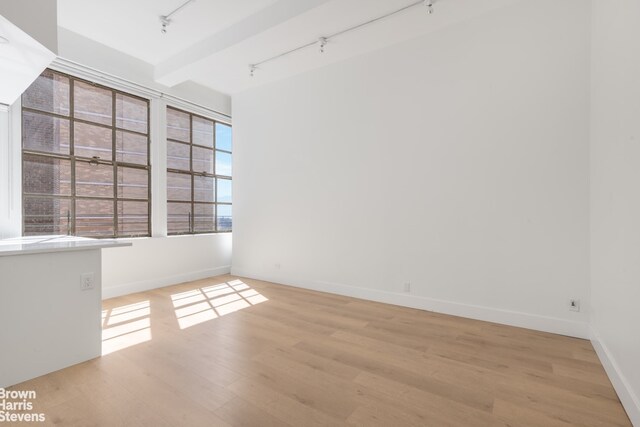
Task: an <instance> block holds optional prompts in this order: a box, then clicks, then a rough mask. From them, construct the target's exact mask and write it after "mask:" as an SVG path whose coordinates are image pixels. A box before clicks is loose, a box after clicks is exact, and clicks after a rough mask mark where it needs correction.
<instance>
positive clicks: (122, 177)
mask: <svg viewBox="0 0 640 427" xmlns="http://www.w3.org/2000/svg"><path fill="white" fill-rule="evenodd" d="M118 197H119V198H123V199H145V200H146V199H148V198H149V172H148V171H146V170H145V169H134V168H125V167H118Z"/></svg>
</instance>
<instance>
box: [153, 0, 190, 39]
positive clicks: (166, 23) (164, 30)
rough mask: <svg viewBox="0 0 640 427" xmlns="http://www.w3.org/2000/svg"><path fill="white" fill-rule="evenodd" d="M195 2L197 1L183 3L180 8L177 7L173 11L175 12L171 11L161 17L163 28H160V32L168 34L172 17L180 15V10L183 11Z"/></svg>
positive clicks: (188, 0)
mask: <svg viewBox="0 0 640 427" xmlns="http://www.w3.org/2000/svg"><path fill="white" fill-rule="evenodd" d="M194 1H196V0H187V1H185V2H184V3H182V4H181V5H180V6H178V7H176V8H175V9H173V11H171V13H168V14H166V15H160V25H161V26H162V27H161V28H160V32H161V33H162V34H167V27H168V26H169V24H171V17H172V16H173V15H175V14H176V13H178V12H179V11H180V10H182V8H184V7H185V6H187V5H188V4H189V3H192V2H194Z"/></svg>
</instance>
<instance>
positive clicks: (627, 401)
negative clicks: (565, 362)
mask: <svg viewBox="0 0 640 427" xmlns="http://www.w3.org/2000/svg"><path fill="white" fill-rule="evenodd" d="M591 344H593V348H595V350H596V354H597V355H598V358H599V359H600V362H602V366H604V370H605V371H606V372H607V375H608V376H609V379H610V380H611V383H612V384H613V388H614V389H615V390H616V393H618V397H619V398H620V402H622V406H623V407H624V409H625V411H627V415H628V416H629V419H630V420H631V424H633V425H634V426H640V399H639V398H638V396H637V395H636V394H635V393H634V391H633V389H632V388H631V385H630V384H629V382H628V381H627V379H626V377H625V376H624V374H623V373H622V370H621V369H620V367H619V366H618V363H617V362H616V359H615V358H614V357H613V355H612V354H611V351H610V350H609V349H608V348H607V346H606V345H605V344H604V342H602V339H601V338H600V336H599V335H598V333H597V332H596V331H595V330H594V329H593V328H591Z"/></svg>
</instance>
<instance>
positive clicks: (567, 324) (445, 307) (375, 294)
mask: <svg viewBox="0 0 640 427" xmlns="http://www.w3.org/2000/svg"><path fill="white" fill-rule="evenodd" d="M231 273H232V274H233V275H235V276H241V277H247V278H249V279H257V280H265V281H269V282H274V283H282V284H283V285H289V286H295V287H299V288H304V289H310V290H314V291H320V292H328V293H332V294H338V295H343V296H348V297H353V298H359V299H364V300H369V301H376V302H382V303H386V304H393V305H399V306H402V307H409V308H416V309H419V310H427V311H433V312H436V313H442V314H450V315H453V316H460V317H466V318H470V319H476V320H483V321H486V322H493V323H500V324H503V325H509V326H516V327H519V328H526V329H533V330H537V331H542V332H550V333H554V334H560V335H567V336H570V337H576V338H583V339H589V338H590V333H589V325H588V323H587V322H578V321H573V320H567V319H559V318H555V317H547V316H540V315H536V314H530V313H523V312H517V311H510V310H504V309H498V308H492V307H485V306H479V305H471V304H464V303H458V302H453V301H444V300H439V299H434V298H427V297H421V296H416V295H407V294H400V293H394V292H387V291H381V290H376V289H367V288H360V287H356V286H349V285H344V284H339V283H329V282H322V281H307V280H299V279H298V280H292V279H288V278H283V277H267V276H264V275H255V274H252V273H251V272H248V271H242V270H240V269H235V268H232V269H231Z"/></svg>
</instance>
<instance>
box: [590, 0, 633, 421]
mask: <svg viewBox="0 0 640 427" xmlns="http://www.w3.org/2000/svg"><path fill="white" fill-rule="evenodd" d="M593 3H594V12H593V20H594V31H593V38H592V40H593V78H592V115H591V117H592V127H591V130H592V139H591V218H592V220H591V277H592V282H591V283H592V284H591V286H592V294H593V296H592V312H591V323H592V328H593V332H594V339H593V341H594V344H595V345H596V349H597V350H598V353H599V355H600V358H601V359H602V360H603V362H604V365H605V368H607V372H608V373H609V377H610V378H611V379H612V380H613V383H614V385H615V386H616V391H617V392H618V395H619V396H620V399H621V400H622V402H623V404H624V405H625V408H626V409H627V412H628V414H629V416H630V418H631V420H632V422H633V423H634V425H638V426H640V399H639V398H640V310H639V309H638V303H639V302H640V285H639V283H640V262H639V260H640V191H639V188H640V166H639V165H640V80H639V78H638V76H640V27H639V26H638V22H640V3H638V2H637V1H634V0H619V1H615V2H612V1H605V0H595V1H594V2H593Z"/></svg>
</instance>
